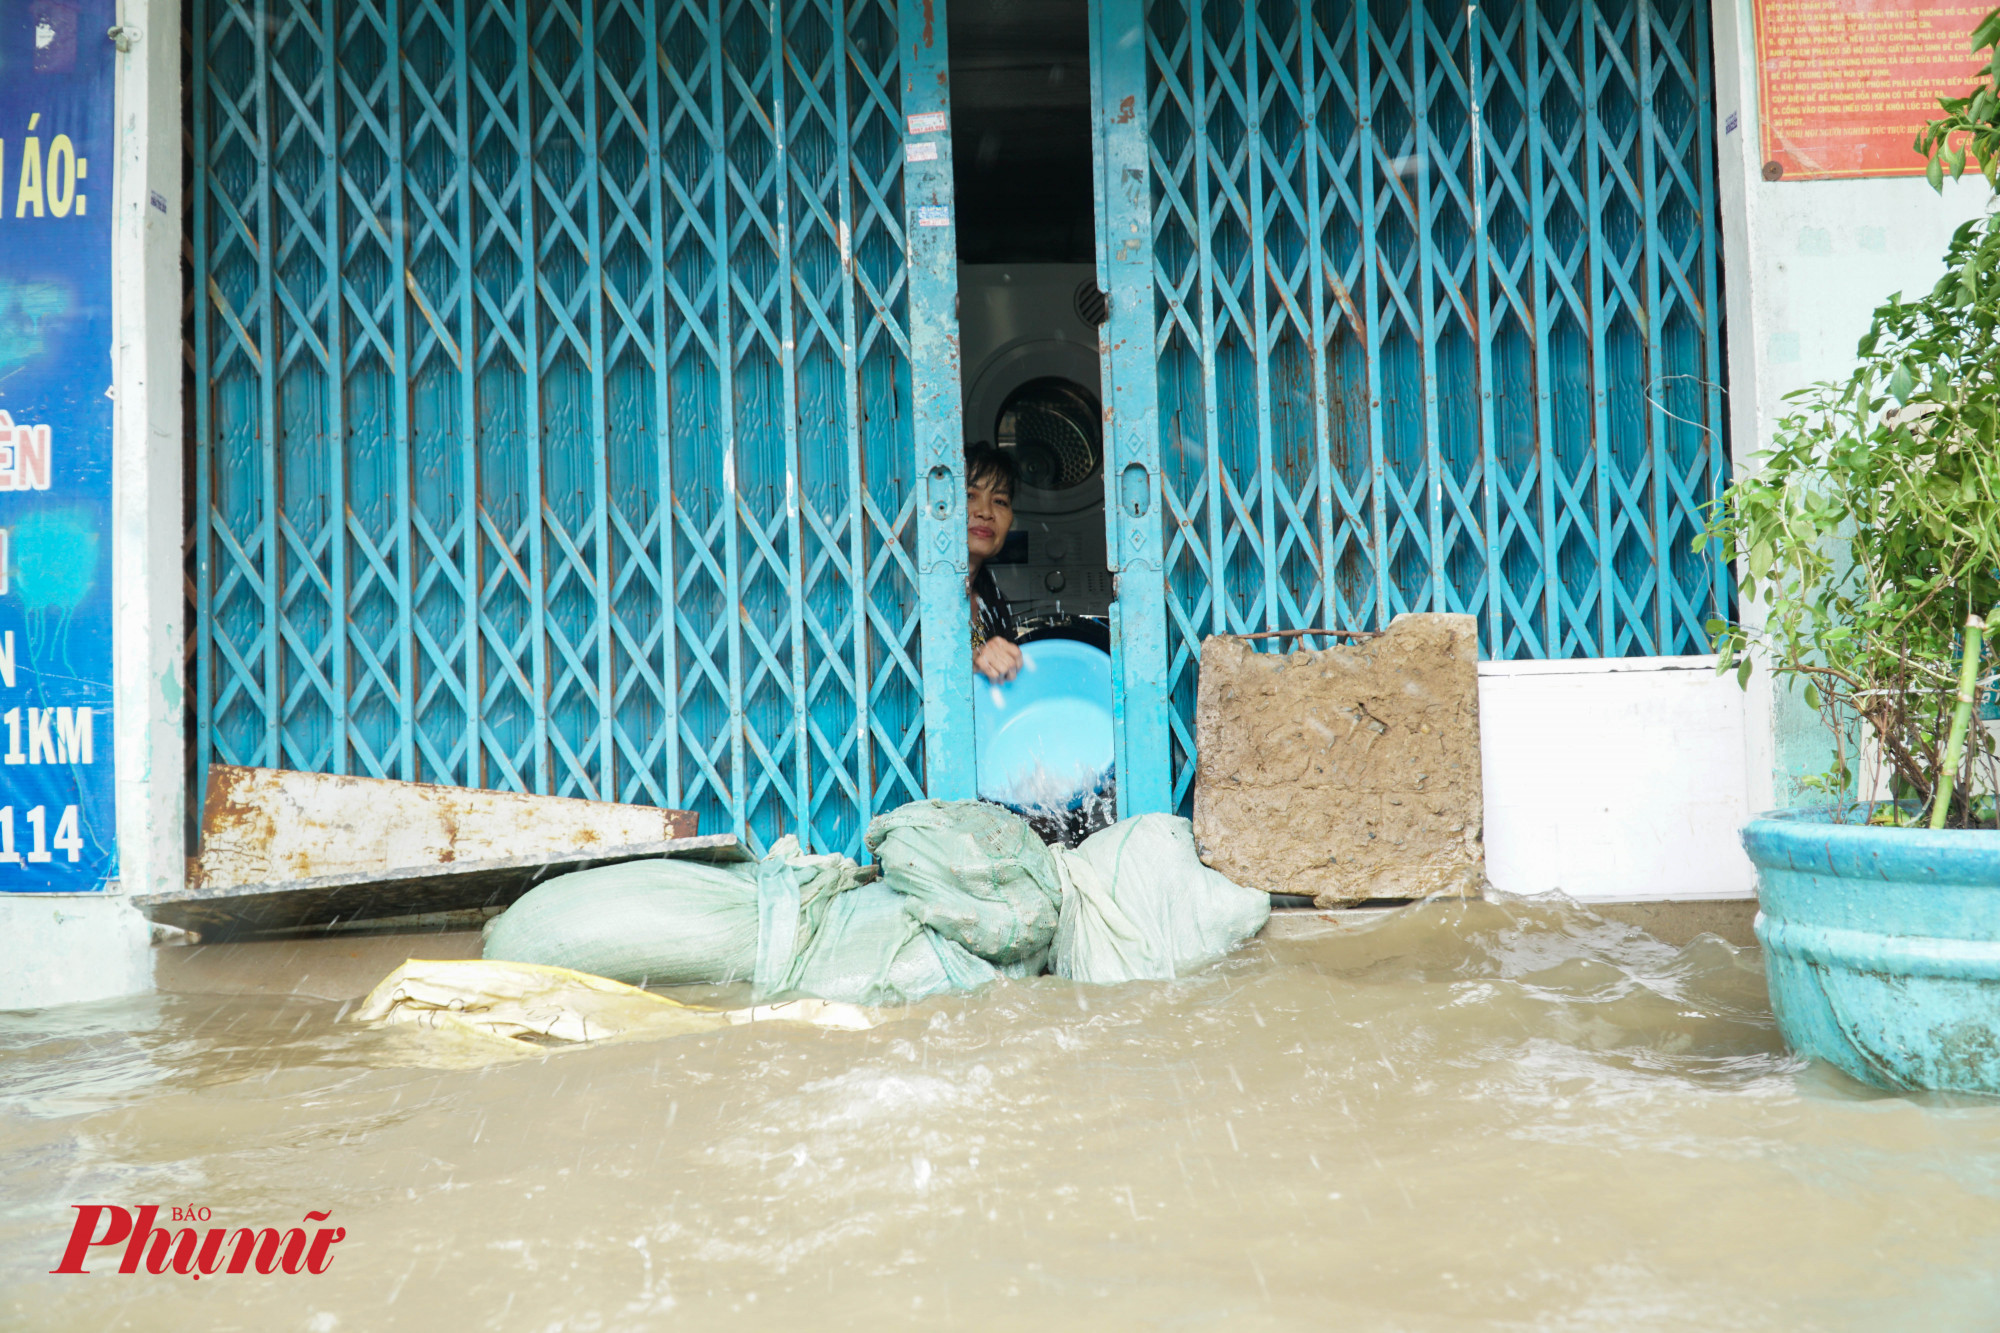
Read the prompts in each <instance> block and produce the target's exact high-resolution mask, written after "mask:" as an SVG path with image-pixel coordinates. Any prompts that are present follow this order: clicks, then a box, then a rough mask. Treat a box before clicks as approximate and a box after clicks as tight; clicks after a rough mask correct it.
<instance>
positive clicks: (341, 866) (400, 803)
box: [188, 764, 697, 889]
mask: <svg viewBox="0 0 2000 1333" xmlns="http://www.w3.org/2000/svg"><path fill="white" fill-rule="evenodd" d="M696 831H697V830H696V827H695V816H694V815H693V814H692V813H690V812H689V811H686V810H666V809H661V808H659V807H657V806H650V805H614V804H611V803H609V802H603V801H579V800H572V799H569V798H566V797H559V796H531V795H525V794H522V793H519V792H501V791H479V790H474V789H472V788H467V787H443V786H434V785H432V784H430V783H424V782H392V781H387V780H384V779H381V778H361V777H349V776H344V775H338V774H331V773H303V772H297V771H294V770H289V769H276V768H242V767H236V766H232V765H226V764H216V765H214V766H212V767H211V768H210V769H209V771H208V789H207V791H206V793H205V795H204V799H203V802H202V812H201V852H200V855H198V856H197V857H195V858H194V860H193V861H192V862H191V863H190V864H189V867H188V872H189V873H188V881H189V884H190V886H192V887H197V888H207V889H214V888H224V887H228V886H231V885H242V884H273V883H280V882H287V881H306V880H315V881H316V880H326V879H329V878H336V877H339V876H344V875H369V874H371V873H372V874H373V875H375V876H376V877H379V876H381V875H382V874H386V873H388V872H389V871H390V870H391V869H392V868H393V869H396V870H410V869H413V868H415V867H419V866H441V865H449V864H451V863H453V862H458V861H496V860H509V859H515V858H523V857H525V858H539V859H541V860H544V861H546V860H547V859H549V858H551V857H557V856H565V855H570V856H573V855H576V854H580V853H586V852H590V851H592V850H593V849H597V848H605V847H624V846H631V845H634V844H638V843H654V842H663V841H667V840H671V839H679V838H691V837H693V836H694V835H695V833H696Z"/></svg>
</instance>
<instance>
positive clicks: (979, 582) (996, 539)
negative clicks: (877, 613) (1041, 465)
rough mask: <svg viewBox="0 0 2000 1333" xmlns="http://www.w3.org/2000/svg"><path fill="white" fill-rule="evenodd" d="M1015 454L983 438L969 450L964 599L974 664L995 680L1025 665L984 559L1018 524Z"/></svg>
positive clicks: (1009, 676) (1009, 613)
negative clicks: (967, 573) (968, 566)
mask: <svg viewBox="0 0 2000 1333" xmlns="http://www.w3.org/2000/svg"><path fill="white" fill-rule="evenodd" d="M1019 480H1020V469H1019V468H1017V467H1016V466H1015V463H1014V459H1013V456H1012V455H1011V454H1008V453H1005V452H1003V451H1001V450H999V449H996V448H994V447H993V446H992V445H990V444H987V443H985V442H984V441H981V442H980V443H978V444H975V445H973V446H972V447H971V448H969V449H967V450H966V451H965V546H966V555H967V557H968V559H969V561H970V563H971V566H972V574H971V577H970V578H969V579H967V580H966V601H967V603H968V604H969V607H970V610H971V618H972V669H973V670H974V671H977V672H978V673H979V674H980V675H982V676H984V677H986V679H988V680H990V681H993V682H995V683H998V682H1001V681H1008V680H1012V679H1014V677H1015V675H1016V674H1017V673H1018V672H1019V671H1020V670H1021V649H1020V646H1019V644H1018V643H1017V642H1016V640H1017V637H1018V635H1017V633H1016V631H1015V629H1014V613H1013V611H1012V610H1011V609H1010V608H1009V607H1008V605H1007V599H1006V598H1005V597H1003V596H1001V595H1000V585H999V584H998V583H996V582H994V579H993V571H992V570H990V569H988V568H987V567H986V562H987V561H989V560H991V559H992V558H993V557H995V556H997V555H999V554H1000V548H1001V547H1003V546H1005V545H1006V544H1007V533H1008V531H1009V529H1011V528H1012V527H1013V526H1014V486H1015V484H1016V483H1017V482H1018V481H1019Z"/></svg>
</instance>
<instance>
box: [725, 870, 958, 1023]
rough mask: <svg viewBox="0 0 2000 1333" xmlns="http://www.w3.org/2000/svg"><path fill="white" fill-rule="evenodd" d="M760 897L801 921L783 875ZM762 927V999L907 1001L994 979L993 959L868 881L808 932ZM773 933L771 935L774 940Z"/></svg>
mask: <svg viewBox="0 0 2000 1333" xmlns="http://www.w3.org/2000/svg"><path fill="white" fill-rule="evenodd" d="M760 901H761V905H763V906H764V907H765V909H766V911H767V913H768V914H769V915H770V916H772V917H775V918H777V919H779V920H783V919H785V918H787V917H789V918H791V919H804V914H803V913H801V912H800V911H799V910H798V908H797V907H796V906H795V905H794V903H793V902H792V901H789V900H788V899H787V898H786V896H785V890H784V881H783V879H782V878H781V877H775V876H773V877H767V878H766V879H765V881H764V882H763V883H761V884H760ZM783 935H784V932H783V930H782V927H780V928H778V929H777V930H775V931H772V930H767V931H766V933H765V935H764V938H763V941H762V944H761V945H760V949H759V957H758V969H757V978H756V980H757V993H758V995H759V996H760V997H764V996H780V995H815V996H818V997H819V998H820V999H823V1000H844V1001H847V1002H848V1003H850V1004H909V1003H912V1002H914V1001H916V1000H921V999H924V998H925V997H926V996H931V995H938V994H942V993H943V992H945V991H952V990H971V989H973V988H975V987H977V986H983V985H985V984H986V983H987V982H989V981H991V980H993V978H994V976H995V975H996V973H995V970H994V967H993V965H992V964H991V963H988V962H986V961H985V960H984V959H980V958H975V957H973V956H972V955H971V954H970V953H968V952H966V950H965V949H964V948H963V947H961V946H960V945H959V944H957V943H956V942H954V941H952V940H948V939H946V938H944V937H943V936H941V935H939V934H938V933H937V932H936V931H934V930H932V929H930V928H929V927H928V926H925V925H924V924H923V923H922V922H920V921H918V920H917V919H916V917H915V916H914V915H913V914H912V913H911V911H910V908H909V904H908V902H907V901H906V900H905V899H904V898H903V896H902V895H901V894H899V893H897V892H896V891H895V890H893V889H891V888H889V887H888V886H887V885H885V884H868V885H863V886H862V887H860V888H858V889H854V890H853V891H851V892H848V893H842V894H841V895H839V896H838V897H837V898H833V899H831V900H830V901H828V902H827V904H826V909H825V912H824V915H823V916H821V918H820V919H819V920H818V922H817V923H816V925H815V928H814V929H813V930H812V932H811V934H810V935H809V936H795V937H793V939H792V940H791V941H790V943H791V944H792V950H791V951H790V952H787V949H786V944H787V941H786V940H785V939H784V938H783ZM774 936H775V937H776V938H774Z"/></svg>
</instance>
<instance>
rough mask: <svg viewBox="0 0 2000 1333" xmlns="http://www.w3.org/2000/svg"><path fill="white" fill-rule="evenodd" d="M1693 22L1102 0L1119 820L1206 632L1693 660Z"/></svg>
mask: <svg viewBox="0 0 2000 1333" xmlns="http://www.w3.org/2000/svg"><path fill="white" fill-rule="evenodd" d="M1707 20H1708V15H1707V9H1706V6H1705V4H1704V0H1480V2H1479V3H1468V0H1249V2H1248V3H1245V0H1103V3H1102V5H1101V8H1100V9H1099V10H1098V11H1097V12H1096V13H1094V15H1093V23H1094V33H1093V44H1094V47H1095V51H1096V55H1097V66H1096V69H1095V70H1094V78H1095V81H1096V82H1095V87H1094V98H1095V103H1096V108H1097V121H1096V125H1097V134H1098V150H1097V160H1098V169H1099V170H1098V199H1099V210H1098V211H1099V229H1100V231H1099V234H1100V242H1099V255H1100V262H1101V263H1102V265H1103V266H1104V271H1105V276H1106V279H1107V281H1108V290H1109V291H1110V293H1111V323H1110V325H1109V327H1108V330H1107V336H1106V339H1105V343H1106V348H1107V350H1106V356H1105V372H1106V400H1107V404H1108V406H1109V407H1110V425H1111V436H1112V438H1111V439H1110V441H1108V447H1107V458H1108V462H1107V467H1108V468H1110V469H1112V470H1114V471H1115V473H1116V475H1117V477H1118V479H1119V480H1118V483H1117V485H1116V486H1115V487H1112V488H1108V493H1111V494H1113V495H1114V496H1115V506H1114V508H1113V512H1112V513H1111V515H1110V518H1109V523H1110V538H1111V549H1112V550H1113V551H1114V552H1116V554H1115V555H1114V557H1113V564H1114V565H1115V566H1116V567H1117V569H1118V571H1119V603H1118V605H1119V617H1120V637H1121V645H1120V646H1121V653H1120V657H1121V662H1120V666H1119V672H1118V674H1119V681H1120V688H1121V693H1122V697H1121V707H1120V718H1121V740H1120V772H1121V799H1122V800H1124V801H1126V802H1127V804H1126V806H1125V808H1126V809H1128V810H1135V809H1177V808H1178V809H1185V808H1186V806H1187V803H1188V801H1189V800H1190V799H1191V791H1192V783H1193V778H1194V738H1193V704H1194V692H1195V679H1196V671H1197V666H1198V662H1199V656H1200V651H1201V640H1202V638H1203V636H1204V635H1207V634H1215V633H1250V632H1256V631H1263V630H1282V629H1306V628H1317V627H1327V628H1340V629H1369V628H1379V627H1381V626H1382V625H1384V624H1386V623H1387V621H1388V620H1389V619H1390V618H1392V617H1393V616H1395V615H1396V614H1398V613H1399V612H1403V611H1427V610H1434V611H1453V612H1466V613H1470V614H1472V615H1473V616H1475V617H1477V620H1478V624H1479V630H1480V636H1481V643H1482V648H1483V651H1484V653H1485V654H1486V655H1487V656H1490V657H1499V658H1515V657H1622V656H1634V655H1673V654H1687V653H1703V652H1706V651H1708V640H1707V635H1706V632H1705V629H1704V625H1705V622H1706V621H1707V619H1708V618H1709V617H1710V616H1712V615H1715V614H1717V608H1718V607H1720V606H1723V605H1726V602H1727V597H1728V588H1727V583H1726V575H1725V571H1724V570H1723V569H1722V568H1721V567H1720V566H1719V565H1718V564H1716V563H1715V562H1714V561H1713V560H1711V559H1707V558H1704V557H1699V556H1696V555H1695V554H1693V553H1692V552H1691V551H1690V549H1689V542H1690V540H1691V539H1692V537H1693V536H1694V535H1695V533H1696V532H1697V531H1698V530H1699V529H1700V527H1701V525H1702V522H1703V514H1702V507H1703V506H1704V505H1705V504H1707V503H1708V502H1709V501H1711V500H1712V499H1713V498H1714V497H1715V496H1716V494H1717V493H1718V492H1719V490H1720V488H1721V485H1722V484H1723V482H1724V479H1725V470H1726V450H1725V447H1724V440H1723V436H1722V431H1723V408H1722V387H1721V381H1722V369H1721V346H1720V343H1721V335H1720V310H1721V302H1720V295H1719V283H1720V276H1719V274H1718V270H1717V255H1716V251H1717V242H1716V235H1715V232H1716V226H1715V183H1714V170H1713V132H1714V127H1713V113H1712V104H1711V97H1710V82H1709V81H1710V53H1709V37H1708V29H1707Z"/></svg>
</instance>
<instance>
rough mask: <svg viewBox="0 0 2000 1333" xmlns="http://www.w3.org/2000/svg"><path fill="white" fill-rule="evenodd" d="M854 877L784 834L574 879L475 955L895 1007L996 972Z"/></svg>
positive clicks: (840, 861) (888, 893)
mask: <svg viewBox="0 0 2000 1333" xmlns="http://www.w3.org/2000/svg"><path fill="white" fill-rule="evenodd" d="M1036 845H1037V847H1039V846H1040V844H1039V843H1037V844H1036ZM864 874H865V872H864V871H863V870H862V868H861V867H860V866H858V865H856V864H855V863H854V862H853V861H851V860H849V859H848V858H847V857H844V856H826V855H806V854H804V853H802V852H800V851H799V846H798V840H797V839H796V838H791V837H786V838H782V839H780V840H779V841H778V842H777V843H776V844H775V845H774V846H773V847H772V848H771V851H770V853H769V854H768V855H766V856H765V857H764V859H763V860H762V861H759V862H758V863H756V864H755V865H742V866H730V867H721V866H711V865H704V864H701V863H698V862H690V861H672V860H657V861H631V862H626V863H625V864H622V865H616V866H600V867H598V868H597V869H595V870H580V871H576V872H574V873H572V874H568V875H562V876H559V877H557V878H556V879H552V880H550V881H549V882H548V883H546V884H543V885H539V886H538V887H536V888H534V889H532V890H530V891H529V892H528V893H526V894H524V895H522V897H521V899H520V900H519V901H518V902H516V903H515V904H514V905H513V906H512V907H510V908H508V909H507V910H506V911H505V912H502V913H501V914H500V915H499V916H497V917H495V918H494V919H493V921H492V922H491V923H490V925H489V926H488V934H487V937H486V945H485V949H484V954H485V957H486V959H488V960H491V961H508V962H517V963H532V964H542V965H546V966H551V967H559V968H571V969H574V970H576V971H579V972H586V973H590V974H592V975H594V976H598V977H607V978H610V979H611V980H613V981H621V982H630V983H633V984H637V985H645V984H648V983H650V984H653V985H689V984H701V983H719V982H730V981H746V980H747V981H751V982H753V983H754V993H755V994H756V995H757V996H758V997H759V998H768V997H771V996H777V995H805V996H814V997H817V998H819V999H822V1000H835V1001H843V1002H846V1003H850V1004H908V1003H911V1002H913V1001H916V1000H921V999H923V998H925V997H926V996H931V995H937V994H940V993H942V992H944V991H949V990H970V989H972V988H973V987H976V986H980V985H984V984H985V983H986V982H988V981H991V980H992V979H993V978H994V977H995V976H996V975H1000V974H1001V972H1002V970H1003V969H1001V968H996V967H995V966H994V965H993V964H991V963H988V962H986V961H985V960H984V959H981V958H978V957H975V956H974V955H973V954H971V953H969V952H968V951H967V950H966V949H965V948H964V947H963V946H962V945H960V944H958V943H957V942H955V941H953V940H950V939H946V938H944V937H942V936H940V935H939V934H938V933H937V932H935V931H933V930H931V929H930V928H929V927H928V926H926V925H924V923H923V922H921V921H919V920H918V919H917V917H916V916H915V915H914V913H913V912H912V910H911V904H910V901H909V900H908V899H906V898H904V897H903V896H902V895H901V894H900V893H897V892H896V891H895V890H894V889H892V888H890V887H888V886H887V885H884V884H875V885H862V884H861V880H862V878H863V877H864ZM1054 933H1055V932H1054V924H1053V920H1052V921H1051V923H1050V928H1049V936H1050V938H1053V937H1054ZM1046 951H1047V945H1046V943H1044V945H1043V948H1042V951H1041V952H1038V953H1036V954H1034V955H1033V957H1032V960H1031V962H1030V963H1017V964H1013V965H1010V966H1008V967H1006V968H1005V969H1004V970H1005V972H1006V974H1007V975H1032V974H1033V973H1037V972H1039V971H1040V970H1041V959H1042V957H1043V955H1044V954H1045V953H1046ZM1030 967H1032V971H1029V968H1030Z"/></svg>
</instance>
